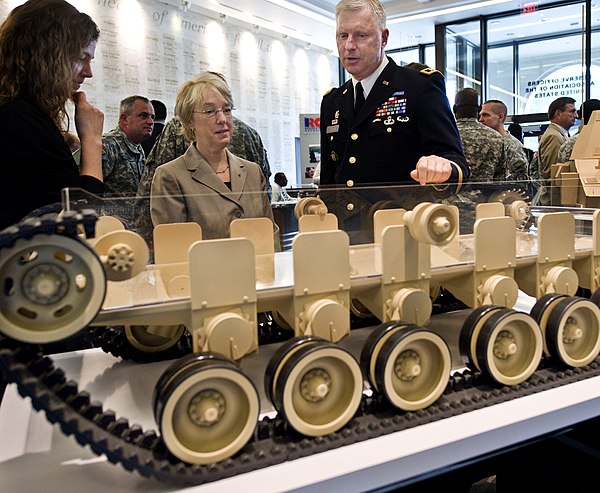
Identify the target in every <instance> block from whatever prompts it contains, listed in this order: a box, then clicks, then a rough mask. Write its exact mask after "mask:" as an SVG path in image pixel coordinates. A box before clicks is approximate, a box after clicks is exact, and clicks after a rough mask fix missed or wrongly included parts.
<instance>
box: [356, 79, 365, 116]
mask: <svg viewBox="0 0 600 493" xmlns="http://www.w3.org/2000/svg"><path fill="white" fill-rule="evenodd" d="M355 90H356V101H355V103H354V113H355V114H357V115H358V113H359V111H360V108H361V107H362V105H363V103H364V102H365V92H364V91H363V86H362V84H361V83H360V82H357V83H356V87H355Z"/></svg>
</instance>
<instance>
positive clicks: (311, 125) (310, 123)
mask: <svg viewBox="0 0 600 493" xmlns="http://www.w3.org/2000/svg"><path fill="white" fill-rule="evenodd" d="M299 126H300V163H298V169H297V170H296V173H295V175H296V176H297V177H298V183H300V184H302V186H314V184H315V182H314V175H315V170H316V168H317V166H318V165H319V164H320V162H321V119H320V115H319V113H303V114H300V117H299Z"/></svg>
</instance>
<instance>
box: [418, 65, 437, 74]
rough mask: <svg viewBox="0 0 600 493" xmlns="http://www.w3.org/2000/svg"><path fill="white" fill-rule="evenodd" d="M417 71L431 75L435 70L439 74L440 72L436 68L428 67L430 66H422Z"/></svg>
mask: <svg viewBox="0 0 600 493" xmlns="http://www.w3.org/2000/svg"><path fill="white" fill-rule="evenodd" d="M419 72H420V73H422V74H423V75H433V74H435V73H436V72H437V73H438V74H441V72H440V71H439V70H436V69H434V68H430V67H427V68H424V69H422V70H420V71H419Z"/></svg>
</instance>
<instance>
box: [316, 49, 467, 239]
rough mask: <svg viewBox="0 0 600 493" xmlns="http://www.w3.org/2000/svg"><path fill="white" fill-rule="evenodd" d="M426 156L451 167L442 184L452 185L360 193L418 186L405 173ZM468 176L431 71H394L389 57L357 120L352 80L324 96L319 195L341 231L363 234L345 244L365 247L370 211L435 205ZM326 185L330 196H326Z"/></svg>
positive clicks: (441, 88)
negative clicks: (450, 163)
mask: <svg viewBox="0 0 600 493" xmlns="http://www.w3.org/2000/svg"><path fill="white" fill-rule="evenodd" d="M429 155H436V156H440V157H444V158H446V159H448V160H450V161H451V162H452V163H453V170H452V175H451V177H450V179H449V180H448V182H451V183H455V184H456V185H457V186H452V187H448V186H447V185H444V184H438V185H436V186H426V187H425V186H424V187H416V186H412V187H410V188H406V187H404V188H398V187H389V186H387V187H380V188H372V189H370V190H366V189H364V188H362V187H361V186H362V185H366V184H369V185H375V184H379V185H384V184H387V185H389V184H395V185H407V184H408V185H417V182H415V181H414V180H413V179H412V178H411V177H410V172H411V171H412V170H414V169H415V167H416V165H417V161H418V160H419V159H420V158H421V157H422V156H429ZM468 177H469V167H468V165H467V162H466V159H465V157H464V154H463V151H462V146H461V141H460V136H459V133H458V129H457V127H456V122H455V120H454V115H453V114H452V112H451V110H450V106H449V104H448V98H447V97H446V93H445V83H444V78H443V76H442V75H441V74H440V73H439V72H438V71H435V70H432V69H424V70H421V71H418V70H415V69H412V68H403V67H398V65H396V64H395V63H394V61H393V60H392V59H389V58H388V64H387V65H386V66H385V68H384V69H383V71H382V73H381V74H380V76H379V77H378V79H377V81H376V82H375V85H374V86H373V88H372V89H371V91H370V92H369V95H368V96H367V99H366V100H365V102H364V104H363V106H362V108H361V109H360V112H359V113H358V114H357V115H355V113H354V88H353V85H352V81H351V80H349V81H348V82H346V83H345V84H344V85H342V86H341V87H339V88H337V89H333V90H331V91H330V92H328V93H327V94H325V96H324V97H323V101H322V103H321V177H320V187H321V190H320V196H321V198H323V200H324V201H325V202H326V203H327V205H328V207H329V209H330V210H331V212H333V213H335V214H336V216H337V217H338V220H339V221H340V223H342V224H341V227H342V229H344V230H346V231H349V230H351V229H352V230H361V231H362V233H365V234H362V236H360V235H359V236H360V237H359V236H357V238H355V239H353V238H352V236H351V242H352V243H360V242H368V241H370V239H371V231H370V230H371V227H372V226H371V223H370V221H371V217H372V214H373V212H374V211H375V210H377V209H379V208H394V207H403V208H406V209H412V208H413V207H414V206H415V205H416V204H418V203H420V202H423V201H435V200H436V199H438V198H440V197H439V194H438V193H437V192H438V191H440V190H442V191H443V194H444V196H447V195H449V194H451V193H454V192H456V191H457V190H458V189H460V187H461V185H462V183H463V182H464V181H465V180H467V178H468ZM333 185H336V187H335V188H336V190H335V192H334V191H332V190H328V189H331V188H332V186H333ZM440 185H441V186H440ZM358 215H360V216H362V217H361V218H357V216H358Z"/></svg>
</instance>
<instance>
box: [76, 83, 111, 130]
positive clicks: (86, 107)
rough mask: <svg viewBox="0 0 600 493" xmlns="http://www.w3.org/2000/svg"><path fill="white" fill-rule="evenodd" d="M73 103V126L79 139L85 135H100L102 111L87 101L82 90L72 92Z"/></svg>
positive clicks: (102, 123)
mask: <svg viewBox="0 0 600 493" xmlns="http://www.w3.org/2000/svg"><path fill="white" fill-rule="evenodd" d="M73 101H74V103H75V128H76V129H77V134H78V135H79V138H80V139H81V140H83V139H85V138H86V137H94V136H99V137H102V129H103V126H104V113H102V112H101V111H100V110H99V109H98V108H96V107H95V106H94V105H92V104H91V103H89V102H88V100H87V97H86V95H85V93H84V92H76V93H74V94H73Z"/></svg>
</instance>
